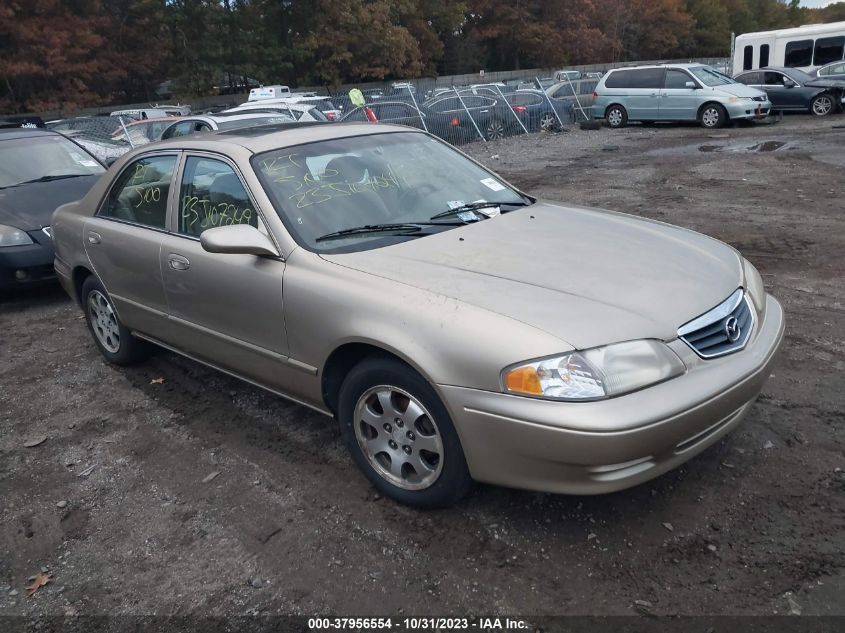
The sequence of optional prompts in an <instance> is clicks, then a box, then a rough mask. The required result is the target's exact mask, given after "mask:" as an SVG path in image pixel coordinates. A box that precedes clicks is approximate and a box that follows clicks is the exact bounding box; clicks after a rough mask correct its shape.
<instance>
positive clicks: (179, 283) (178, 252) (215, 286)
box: [157, 153, 287, 387]
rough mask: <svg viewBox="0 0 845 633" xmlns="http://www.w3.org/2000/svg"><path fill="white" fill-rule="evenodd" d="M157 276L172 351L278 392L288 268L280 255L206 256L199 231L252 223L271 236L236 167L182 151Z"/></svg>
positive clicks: (212, 156)
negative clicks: (284, 282)
mask: <svg viewBox="0 0 845 633" xmlns="http://www.w3.org/2000/svg"><path fill="white" fill-rule="evenodd" d="M180 174H181V175H180V178H179V179H180V185H179V190H178V194H177V196H176V197H175V206H174V211H175V212H174V213H173V217H172V219H171V224H170V229H171V232H170V233H168V234H167V235H165V236H164V239H163V241H162V248H161V252H160V260H159V262H157V265H158V266H159V267H160V269H161V271H162V276H163V279H164V288H165V293H166V296H167V303H168V306H169V311H168V312H169V316H170V323H171V328H172V330H173V332H174V335H175V338H174V340H175V346H177V347H178V349H180V350H182V351H184V352H187V353H188V354H190V355H192V356H194V357H196V358H198V359H200V360H204V361H207V362H210V363H212V364H214V365H216V366H218V367H221V368H223V369H227V370H230V371H234V372H236V373H238V374H239V375H242V376H246V377H248V378H251V379H253V380H255V381H257V382H260V383H261V384H265V385H268V384H269V385H270V386H275V387H279V384H277V383H275V382H274V381H275V379H276V378H279V379H280V381H281V382H283V380H282V373H280V369H279V367H278V363H279V361H285V360H286V352H287V337H286V334H285V326H284V313H283V309H282V275H283V273H284V270H285V262H284V260H282V259H281V258H278V257H259V256H255V255H234V254H222V253H209V252H207V251H206V250H205V249H204V248H203V247H202V244H201V243H200V235H202V233H203V231H206V230H208V229H210V228H214V227H218V226H226V225H231V224H249V225H251V226H253V227H255V228H257V229H258V230H259V231H261V232H263V233H264V234H265V235H267V236H268V237H270V239H271V241H272V239H273V238H272V236H271V235H270V233H269V231H268V229H267V227H266V224H265V222H264V221H263V219H262V217H261V213H260V211H259V209H258V208H257V206H256V205H255V203H254V201H253V198H252V196H251V195H250V194H249V193H248V191H247V187H246V185H245V184H244V181H243V178H242V177H241V175H240V173H239V172H238V170H237V168H236V166H235V165H234V163H232V162H231V161H230V160H228V159H227V158H224V157H222V156H220V155H217V154H205V153H186V154H185V158H184V161H183V166H182V168H181V170H180Z"/></svg>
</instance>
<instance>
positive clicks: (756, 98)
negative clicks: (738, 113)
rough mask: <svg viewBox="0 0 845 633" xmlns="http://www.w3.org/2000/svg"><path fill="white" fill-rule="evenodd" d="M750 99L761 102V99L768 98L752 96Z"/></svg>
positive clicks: (765, 98)
mask: <svg viewBox="0 0 845 633" xmlns="http://www.w3.org/2000/svg"><path fill="white" fill-rule="evenodd" d="M752 99H754V101H760V102H762V101H766V100H767V99H768V97H752Z"/></svg>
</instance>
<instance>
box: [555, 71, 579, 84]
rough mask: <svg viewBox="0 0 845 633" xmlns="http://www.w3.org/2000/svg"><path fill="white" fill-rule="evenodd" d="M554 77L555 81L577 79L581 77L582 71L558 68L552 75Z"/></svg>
mask: <svg viewBox="0 0 845 633" xmlns="http://www.w3.org/2000/svg"><path fill="white" fill-rule="evenodd" d="M552 79H554V80H555V81H566V80H567V79H568V80H569V81H576V80H578V79H581V71H580V70H558V71H556V72H555V73H554V74H553V75H552Z"/></svg>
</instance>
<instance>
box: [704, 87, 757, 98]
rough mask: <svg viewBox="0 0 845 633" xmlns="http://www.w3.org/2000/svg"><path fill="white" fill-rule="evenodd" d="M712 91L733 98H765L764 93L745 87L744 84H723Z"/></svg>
mask: <svg viewBox="0 0 845 633" xmlns="http://www.w3.org/2000/svg"><path fill="white" fill-rule="evenodd" d="M714 90H716V91H718V92H726V93H728V94H729V95H733V96H735V97H765V96H766V93H765V92H763V91H762V90H757V88H752V87H751V86H746V85H745V84H725V85H724V86H716V87H715V88H714Z"/></svg>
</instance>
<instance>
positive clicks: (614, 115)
mask: <svg viewBox="0 0 845 633" xmlns="http://www.w3.org/2000/svg"><path fill="white" fill-rule="evenodd" d="M607 122H608V123H609V124H610V127H619V126H620V125H622V112H621V111H620V110H618V109H617V108H614V109H613V110H611V111H610V112H608V113H607Z"/></svg>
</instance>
